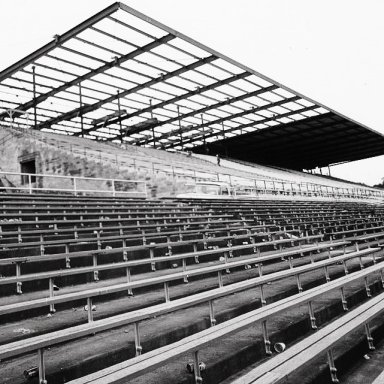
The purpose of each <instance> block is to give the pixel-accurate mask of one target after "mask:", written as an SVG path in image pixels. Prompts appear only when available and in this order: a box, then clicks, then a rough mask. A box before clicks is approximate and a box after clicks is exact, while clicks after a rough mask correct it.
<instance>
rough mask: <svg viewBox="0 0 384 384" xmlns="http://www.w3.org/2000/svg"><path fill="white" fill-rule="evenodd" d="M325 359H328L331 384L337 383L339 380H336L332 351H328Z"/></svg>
mask: <svg viewBox="0 0 384 384" xmlns="http://www.w3.org/2000/svg"><path fill="white" fill-rule="evenodd" d="M327 357H328V365H329V371H330V373H331V380H332V383H338V382H339V380H338V378H337V369H336V367H335V360H334V358H333V353H332V349H328V351H327Z"/></svg>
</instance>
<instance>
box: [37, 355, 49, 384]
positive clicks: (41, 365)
mask: <svg viewBox="0 0 384 384" xmlns="http://www.w3.org/2000/svg"><path fill="white" fill-rule="evenodd" d="M37 356H38V359H39V384H47V380H45V364H44V349H43V348H39V349H38V350H37Z"/></svg>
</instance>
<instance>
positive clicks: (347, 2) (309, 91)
mask: <svg viewBox="0 0 384 384" xmlns="http://www.w3.org/2000/svg"><path fill="white" fill-rule="evenodd" d="M112 2H113V1H107V0H76V1H75V0H65V1H63V0H33V1H32V0H0V7H1V8H0V9H1V14H2V20H1V23H0V52H1V53H0V71H1V70H3V69H5V68H6V67H8V66H9V65H11V64H13V63H14V62H16V61H17V60H19V59H21V58H23V57H24V56H26V55H27V54H29V53H31V52H32V51H34V50H36V49H37V48H39V47H41V46H42V45H44V44H46V43H47V42H49V41H51V40H52V38H53V36H54V35H55V34H62V33H64V32H65V31H67V30H68V29H70V28H72V27H73V26H75V25H77V24H78V23H80V22H82V21H84V20H85V19H86V18H88V17H90V16H92V15H93V14H95V13H97V12H98V11H100V10H102V9H103V8H105V7H107V6H108V5H110V4H112ZM125 4H127V5H129V6H131V7H133V8H135V9H137V10H138V11H140V12H143V13H144V14H147V15H148V16H150V17H151V18H153V19H155V20H157V21H160V22H162V23H164V24H166V25H168V26H169V27H171V28H173V29H175V30H177V31H180V32H182V33H184V34H185V35H187V36H189V37H192V38H194V39H195V40H197V41H199V42H201V43H203V44H205V45H207V46H208V47H210V48H212V49H215V50H217V51H218V52H221V53H223V54H225V55H227V56H229V57H230V58H233V59H234V60H236V61H238V62H240V63H242V64H245V65H247V66H249V67H251V68H253V69H254V70H256V71H258V72H260V73H262V74H263V75H265V76H268V77H270V78H272V79H274V80H276V81H278V82H279V83H281V84H284V85H285V86H287V87H290V88H292V89H294V90H295V91H297V92H300V93H301V94H303V95H305V96H308V97H310V98H311V99H313V100H316V101H318V102H320V103H322V104H324V105H325V106H327V107H329V108H331V109H333V110H335V111H338V112H340V113H342V114H344V115H346V116H348V117H350V118H352V119H354V120H356V121H357V122H360V123H362V124H364V125H366V126H368V127H370V128H372V129H374V130H376V131H378V132H380V133H382V134H384V113H383V112H384V105H383V97H382V90H383V89H384V74H383V68H384V44H383V37H384V23H383V21H382V16H383V14H384V1H382V0H365V1H362V0H359V1H357V0H322V1H319V0H316V1H315V0H289V1H287V0H273V1H271V0H237V1H234V0H193V1H181V0H178V1H177V0H125ZM331 174H332V175H333V176H336V177H340V178H344V179H347V180H351V181H356V182H363V183H366V184H368V185H373V184H376V183H379V182H381V179H382V178H383V177H384V156H379V157H375V158H371V159H367V160H362V161H357V162H351V163H347V164H343V165H338V166H333V167H331Z"/></svg>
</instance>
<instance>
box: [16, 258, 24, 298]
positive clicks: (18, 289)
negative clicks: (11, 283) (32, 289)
mask: <svg viewBox="0 0 384 384" xmlns="http://www.w3.org/2000/svg"><path fill="white" fill-rule="evenodd" d="M19 276H21V263H16V277H19ZM22 285H23V283H22V282H21V281H18V282H17V283H16V293H17V294H18V295H21V294H22V293H23V291H22V289H21V287H22Z"/></svg>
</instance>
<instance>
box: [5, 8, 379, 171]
mask: <svg viewBox="0 0 384 384" xmlns="http://www.w3.org/2000/svg"><path fill="white" fill-rule="evenodd" d="M0 92H1V96H0V99H1V103H0V105H1V106H0V120H2V124H5V125H14V124H17V125H20V126H25V127H27V126H28V127H32V128H34V129H38V130H46V131H53V132H57V133H64V134H71V135H77V136H84V137H89V138H93V139H95V138H97V139H102V140H111V141H120V140H123V141H124V142H126V143H130V144H136V145H148V146H154V147H161V148H176V149H193V148H196V150H197V151H198V150H199V149H198V148H199V147H200V148H201V146H202V145H204V144H207V143H208V145H211V144H209V143H213V142H215V143H216V142H217V141H224V142H225V144H226V145H227V147H228V146H230V147H231V153H233V155H235V154H236V153H239V154H242V155H243V154H244V153H243V152H244V151H243V150H242V149H241V148H236V146H237V145H241V146H245V147H244V148H247V150H248V149H249V150H251V149H252V148H253V149H257V148H259V147H258V144H257V143H253V142H250V141H253V140H259V141H260V142H262V141H263V140H264V145H265V144H266V143H267V142H268V143H269V142H271V141H275V145H274V146H272V147H271V148H279V150H278V151H277V152H276V155H279V154H280V153H283V150H282V149H283V147H284V145H287V148H285V149H284V151H285V152H284V153H286V154H289V153H291V152H292V159H291V160H289V161H287V162H286V165H287V164H292V166H294V167H295V168H298V167H299V168H308V167H310V165H311V164H315V163H316V164H315V165H320V164H325V163H335V162H339V161H348V160H351V159H355V158H362V157H370V156H375V155H378V154H384V146H382V142H383V136H382V135H380V134H379V133H377V132H374V131H372V130H370V129H369V128H367V127H364V126H363V125H361V124H359V123H357V122H354V121H352V120H350V119H348V118H346V117H345V116H342V115H340V114H338V113H337V112H335V111H332V110H331V109H330V108H328V107H325V106H324V105H322V104H320V103H318V102H315V101H314V100H312V99H310V98H308V97H305V96H303V95H302V94H300V93H299V92H296V91H294V90H292V89H290V88H288V87H285V86H284V85H282V84H280V83H278V82H276V81H274V80H272V79H270V78H268V77H266V76H264V75H262V74H260V73H258V72H256V71H254V70H252V69H251V68H249V67H246V66H244V65H242V64H240V63H237V62H236V61H234V60H232V59H230V58H228V57H226V56H224V55H222V54H220V53H218V52H216V51H215V50H212V49H210V48H208V47H206V46H205V45H203V44H201V43H199V42H197V41H195V40H193V39H191V38H189V37H187V36H185V35H183V34H181V33H180V32H177V31H175V30H173V29H171V28H169V27H167V26H165V25H164V24H161V23H159V22H157V21H155V20H153V19H151V18H149V17H148V16H146V15H144V14H142V13H140V12H138V11H136V10H134V9H132V8H130V7H128V6H126V5H125V4H122V3H119V2H118V3H114V4H112V5H111V6H109V7H107V8H105V9H104V10H102V11H101V12H99V13H97V14H96V15H94V16H92V17H90V18H89V19H87V20H85V21H84V22H82V23H81V24H79V25H77V26H76V27H74V28H72V29H71V30H69V31H68V32H66V33H64V34H62V35H60V36H59V35H55V38H54V40H53V41H51V42H49V43H48V44H46V45H44V46H43V47H41V48H40V49H38V50H36V51H35V52H33V53H31V54H30V55H28V56H26V57H25V58H23V59H22V60H20V61H18V62H17V63H15V64H13V65H11V66H10V67H9V68H7V69H5V70H3V71H2V72H0ZM327 119H328V120H329V119H331V120H332V121H330V122H328V120H327ZM154 121H156V125H154V124H152V122H154ZM307 123H308V124H307ZM327 124H328V128H327ZM334 124H336V127H338V128H334V129H330V128H329V127H331V126H333V125H334ZM310 133H311V134H313V135H314V136H313V138H312V139H311V137H309V136H310ZM317 135H318V136H319V137H317ZM306 136H308V137H306ZM352 136H356V137H359V138H358V139H356V140H358V141H359V142H360V144H359V145H355V144H354V143H355V142H354V141H353V139H352ZM325 137H327V139H325ZM332 140H334V141H335V143H337V142H338V141H340V142H342V143H344V141H345V143H349V144H348V145H345V146H338V145H336V144H334V143H332ZM375 140H376V141H377V143H375V142H374V141H375ZM277 143H280V144H279V145H277ZM294 143H297V144H298V143H303V145H304V144H305V145H308V148H312V149H311V150H307V148H306V147H303V148H301V147H300V151H301V149H302V151H301V152H302V153H300V157H299V156H298V155H297V148H298V146H292V145H293V144H294ZM212 145H213V144H212ZM268 145H269V144H268ZM317 146H319V148H321V150H320V151H319V150H318V149H319V148H317ZM293 147H295V148H296V149H295V150H292V151H291V149H292V148H293ZM344 147H345V150H342V148H344ZM347 147H348V148H347ZM290 148H291V149H290ZM324 148H329V150H327V151H324ZM262 149H263V148H259V149H257V152H259V153H260V156H261V154H263V156H266V157H265V158H263V159H264V160H263V159H261V160H260V156H257V157H256V156H253V155H252V156H251V155H249V159H251V158H255V159H257V160H258V161H262V162H270V160H268V161H265V159H270V158H271V156H272V155H271V154H272V153H273V152H269V151H265V150H264V151H263V150H262ZM290 151H291V152H290ZM306 151H307V152H308V155H305V153H306ZM325 152H326V153H327V155H325ZM311 154H312V156H315V154H316V155H317V154H319V156H320V155H321V156H320V157H319V159H318V160H317V159H312V161H310V157H311ZM306 156H307V157H306ZM300 158H301V160H302V161H303V163H300V161H301V160H300ZM315 160H316V161H315ZM278 163H280V161H279V162H278Z"/></svg>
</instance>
